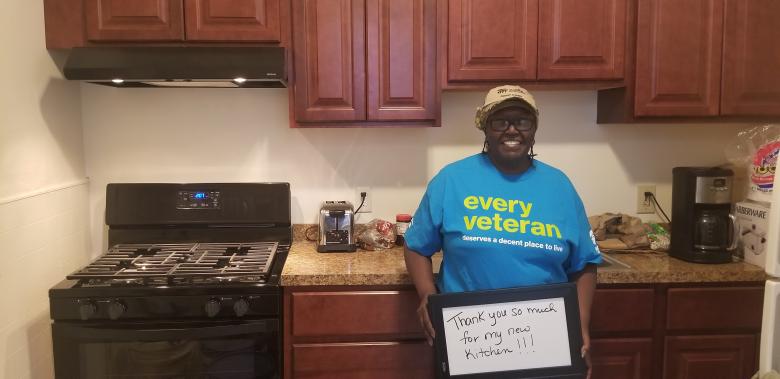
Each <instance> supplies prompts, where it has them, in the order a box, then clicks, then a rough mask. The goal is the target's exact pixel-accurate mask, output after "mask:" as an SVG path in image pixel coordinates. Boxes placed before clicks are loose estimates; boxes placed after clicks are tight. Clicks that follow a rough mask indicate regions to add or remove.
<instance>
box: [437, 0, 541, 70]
mask: <svg viewBox="0 0 780 379" xmlns="http://www.w3.org/2000/svg"><path fill="white" fill-rule="evenodd" d="M538 18H539V9H538V3H537V0H453V1H450V2H449V21H448V39H449V47H448V49H447V50H448V56H449V57H448V60H449V61H448V72H447V75H448V80H449V81H504V80H522V79H535V78H536V60H537V58H536V44H537V41H536V37H537V28H538Z"/></svg>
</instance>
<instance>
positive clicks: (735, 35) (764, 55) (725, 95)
mask: <svg viewBox="0 0 780 379" xmlns="http://www.w3.org/2000/svg"><path fill="white" fill-rule="evenodd" d="M726 4H727V5H726V16H725V25H724V29H725V33H724V39H725V40H724V44H723V48H724V51H723V87H722V95H721V114H723V115H777V114H780V69H778V68H779V67H780V25H778V16H780V1H777V0H727V3H726Z"/></svg>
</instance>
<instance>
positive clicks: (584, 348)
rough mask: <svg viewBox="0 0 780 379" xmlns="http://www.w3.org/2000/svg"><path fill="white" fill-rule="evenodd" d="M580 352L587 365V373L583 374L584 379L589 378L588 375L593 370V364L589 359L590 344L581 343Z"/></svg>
mask: <svg viewBox="0 0 780 379" xmlns="http://www.w3.org/2000/svg"><path fill="white" fill-rule="evenodd" d="M580 353H581V354H582V358H585V365H586V366H588V374H587V375H586V376H585V379H590V375H591V373H592V371H593V365H592V363H591V361H590V344H584V345H582V349H581V350H580Z"/></svg>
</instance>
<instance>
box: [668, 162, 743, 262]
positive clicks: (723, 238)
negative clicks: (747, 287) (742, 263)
mask: <svg viewBox="0 0 780 379" xmlns="http://www.w3.org/2000/svg"><path fill="white" fill-rule="evenodd" d="M672 175H673V181H672V239H671V244H670V246H669V255H671V256H673V257H676V258H680V259H682V260H685V261H689V262H697V263H728V262H731V261H732V258H731V256H732V253H733V252H734V249H736V248H737V240H738V237H739V230H738V228H737V224H736V218H735V217H734V215H732V214H731V187H732V179H733V176H734V173H733V172H732V171H731V170H728V169H723V168H717V167H713V168H708V167H675V168H674V169H673V170H672Z"/></svg>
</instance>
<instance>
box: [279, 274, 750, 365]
mask: <svg viewBox="0 0 780 379" xmlns="http://www.w3.org/2000/svg"><path fill="white" fill-rule="evenodd" d="M763 288H764V287H763V284H762V283H710V284H693V283H691V284H685V283H681V284H673V285H670V284H623V285H599V287H598V288H597V289H596V293H595V296H594V299H593V305H592V310H591V328H590V329H591V358H592V362H593V376H592V378H593V379H651V378H665V379H666V378H669V379H671V378H673V379H678V378H679V379H682V378H724V379H730V378H735V379H736V378H739V379H743V378H748V377H750V375H752V373H753V372H755V370H756V368H757V364H758V355H757V354H758V350H757V346H758V345H757V344H758V339H759V333H760V330H761V314H762V299H763ZM418 304H419V302H418V300H417V294H416V292H415V290H414V288H413V287H412V286H409V285H406V286H301V287H286V288H285V289H284V311H283V314H284V338H283V340H284V370H285V376H284V377H285V378H335V377H338V378H363V377H371V378H375V377H376V378H432V377H434V373H435V372H434V369H435V367H434V365H435V362H434V355H433V354H434V351H433V348H431V347H430V346H428V345H427V343H426V342H425V339H424V335H423V333H422V330H421V328H420V325H419V321H418V320H417V314H416V309H417V306H418Z"/></svg>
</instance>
